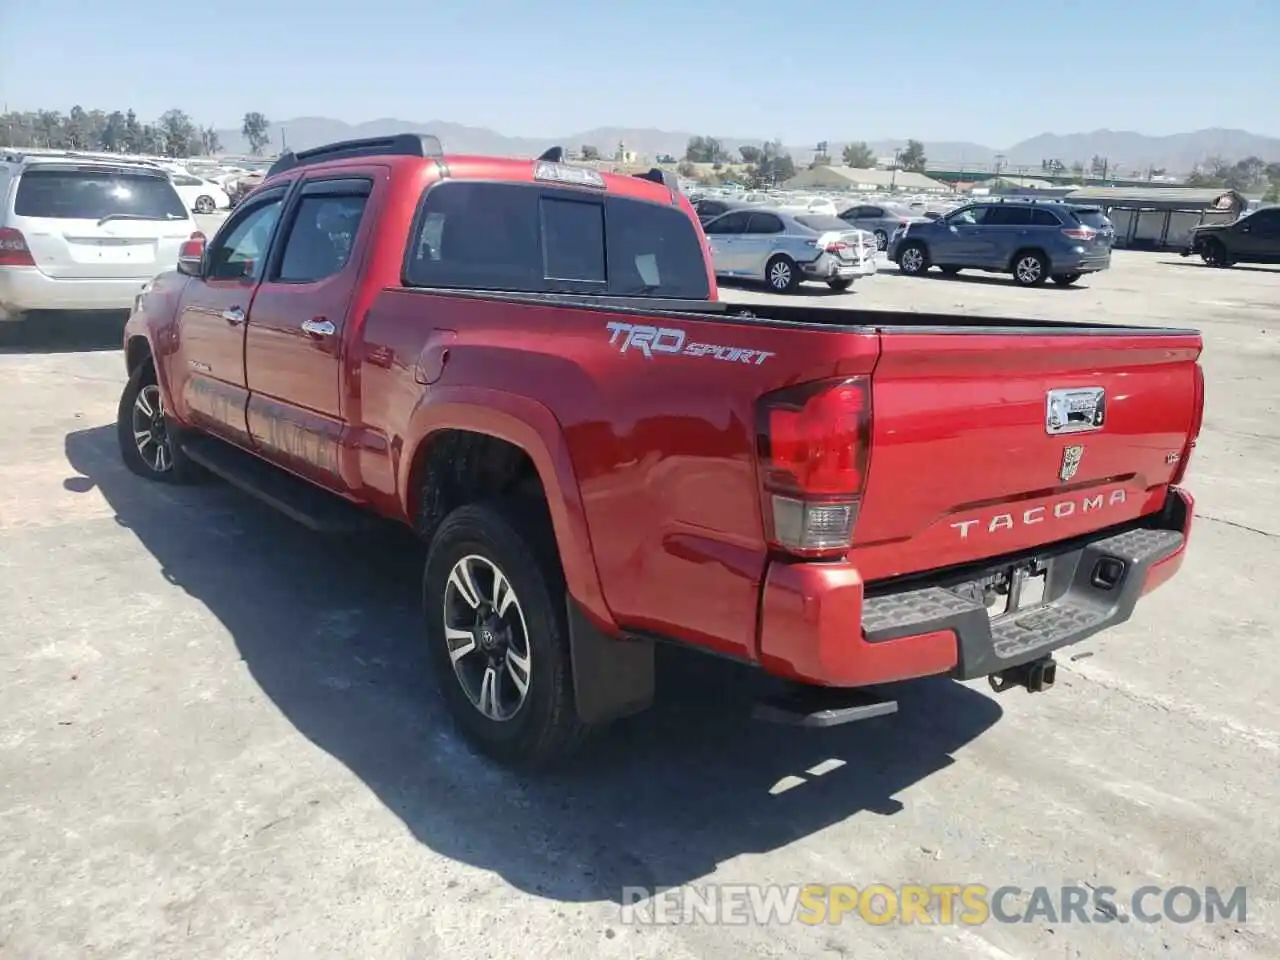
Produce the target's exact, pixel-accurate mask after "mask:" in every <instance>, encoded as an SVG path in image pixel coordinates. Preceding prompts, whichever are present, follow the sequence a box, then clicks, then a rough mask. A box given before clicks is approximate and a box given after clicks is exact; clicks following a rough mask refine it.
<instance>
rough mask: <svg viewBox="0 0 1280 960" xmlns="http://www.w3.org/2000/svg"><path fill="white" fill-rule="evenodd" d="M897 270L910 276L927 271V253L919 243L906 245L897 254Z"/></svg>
mask: <svg viewBox="0 0 1280 960" xmlns="http://www.w3.org/2000/svg"><path fill="white" fill-rule="evenodd" d="M898 269H899V270H901V271H902V272H903V273H905V274H908V275H910V276H913V277H915V276H919V275H920V274H923V273H925V272H926V271H927V270H928V269H929V251H928V250H926V249H925V248H924V244H923V243H920V242H919V241H915V242H912V243H908V244H907V245H906V246H905V247H903V248H902V250H901V251H900V252H899V253H898Z"/></svg>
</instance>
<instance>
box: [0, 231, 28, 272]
mask: <svg viewBox="0 0 1280 960" xmlns="http://www.w3.org/2000/svg"><path fill="white" fill-rule="evenodd" d="M35 265H36V259H35V257H33V256H31V250H30V248H29V247H28V246H27V238H26V237H24V236H23V235H22V232H21V231H20V230H12V229H10V228H7V227H6V228H5V229H3V230H0V267H34V266H35Z"/></svg>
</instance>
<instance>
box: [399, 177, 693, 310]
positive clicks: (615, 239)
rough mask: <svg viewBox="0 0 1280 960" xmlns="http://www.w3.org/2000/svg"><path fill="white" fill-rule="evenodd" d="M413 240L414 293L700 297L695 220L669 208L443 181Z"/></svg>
mask: <svg viewBox="0 0 1280 960" xmlns="http://www.w3.org/2000/svg"><path fill="white" fill-rule="evenodd" d="M414 231H415V232H414V235H413V237H411V239H410V247H409V256H408V258H407V262H406V265H405V272H404V273H405V275H404V280H405V284H406V285H407V286H411V287H442V288H454V289H473V290H498V291H506V292H512V293H564V294H591V295H595V296H618V297H628V296H631V297H640V296H643V297H655V298H669V299H678V300H707V299H709V298H710V295H711V291H710V285H709V282H708V279H707V274H706V265H705V261H704V259H703V248H702V243H701V240H700V238H699V236H698V232H697V229H696V227H695V226H694V222H693V220H691V219H690V218H689V217H688V216H687V215H686V213H685V212H684V210H683V209H682V208H680V207H674V206H670V205H666V204H660V203H652V202H649V201H646V200H639V199H633V198H630V197H621V196H615V195H610V194H599V193H594V192H592V193H588V192H586V191H582V190H573V189H566V188H561V187H548V186H545V185H542V184H522V183H482V182H472V181H466V180H445V181H443V182H441V183H438V184H436V185H434V186H432V187H431V188H430V189H428V191H427V193H426V196H425V198H424V200H423V203H422V207H421V209H420V212H419V215H418V217H417V218H416V221H415V227H414Z"/></svg>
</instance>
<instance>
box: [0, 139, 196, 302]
mask: <svg viewBox="0 0 1280 960" xmlns="http://www.w3.org/2000/svg"><path fill="white" fill-rule="evenodd" d="M200 236H202V234H200V233H199V230H198V229H197V227H196V224H195V221H194V220H192V218H191V214H190V212H188V210H187V209H186V205H185V204H184V203H183V202H182V200H181V198H179V196H178V193H177V191H176V190H174V188H173V184H172V183H171V182H170V181H169V174H168V173H167V172H166V171H165V170H163V169H162V168H160V167H158V166H156V165H154V164H149V163H146V162H144V161H133V160H116V159H106V158H102V157H98V156H86V155H83V154H77V153H57V152H47V153H29V152H15V151H5V150H0V321H4V320H21V319H23V318H24V317H26V316H27V315H29V314H35V313H38V312H39V311H43V310H77V311H78V310H127V309H129V308H130V307H132V306H133V301H134V297H135V296H136V294H137V293H138V290H139V289H140V288H141V287H142V286H143V284H145V283H146V282H147V281H148V280H150V279H151V278H152V277H154V276H156V274H158V273H161V272H163V271H165V270H168V269H171V268H172V267H173V266H174V264H175V263H177V260H178V251H179V249H180V248H181V247H182V244H183V243H184V242H186V241H187V240H190V239H192V238H193V237H200Z"/></svg>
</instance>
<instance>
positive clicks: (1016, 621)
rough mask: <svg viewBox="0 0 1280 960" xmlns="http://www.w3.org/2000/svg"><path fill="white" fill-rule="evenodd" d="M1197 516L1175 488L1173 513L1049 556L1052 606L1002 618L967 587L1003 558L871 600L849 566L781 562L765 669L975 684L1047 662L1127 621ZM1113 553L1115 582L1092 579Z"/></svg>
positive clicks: (837, 678) (830, 678) (855, 681)
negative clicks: (1118, 568) (1117, 569)
mask: <svg viewBox="0 0 1280 960" xmlns="http://www.w3.org/2000/svg"><path fill="white" fill-rule="evenodd" d="M1193 513H1194V501H1193V500H1192V498H1191V495H1190V494H1188V493H1187V492H1186V491H1184V490H1181V489H1179V488H1176V487H1175V488H1171V489H1170V491H1169V495H1168V497H1167V499H1166V501H1165V506H1164V509H1163V510H1162V511H1161V512H1160V513H1158V514H1153V515H1151V516H1149V517H1146V518H1144V521H1143V525H1142V526H1140V527H1134V528H1131V529H1127V530H1123V531H1121V532H1115V531H1112V532H1104V533H1101V534H1099V535H1098V536H1097V538H1096V539H1092V540H1088V541H1085V542H1079V541H1077V542H1073V543H1072V544H1068V545H1065V546H1061V547H1060V548H1058V549H1050V550H1046V551H1044V552H1042V553H1040V554H1039V555H1038V556H1040V557H1041V558H1042V559H1048V560H1051V563H1052V565H1051V572H1050V575H1049V582H1048V585H1047V587H1046V590H1045V596H1044V602H1043V603H1042V604H1040V605H1039V606H1036V607H1032V608H1028V609H1025V610H1021V611H1018V612H1017V613H1014V614H1010V615H1008V616H1004V617H997V618H994V619H993V618H991V617H989V616H988V615H987V611H986V608H985V607H984V606H983V605H982V604H981V603H980V602H978V601H975V600H972V599H970V598H969V597H967V596H965V595H964V587H965V586H966V585H967V584H972V583H974V582H975V581H977V580H980V579H981V578H982V577H983V576H984V575H985V573H987V572H990V571H991V570H995V569H999V568H1001V567H1003V566H1006V565H1007V563H1006V562H1004V561H1001V562H997V563H993V564H991V565H990V566H989V567H987V568H985V569H984V570H978V571H974V570H968V571H967V572H964V573H957V574H953V575H952V576H950V577H939V578H937V580H936V581H932V582H930V583H929V584H928V585H926V586H921V585H920V584H919V583H918V582H917V583H913V584H911V585H909V586H906V587H903V588H902V589H899V590H891V591H888V592H883V593H881V592H878V591H874V590H873V591H872V593H871V596H867V593H866V590H865V585H864V584H863V582H862V579H861V578H860V577H859V575H858V573H857V570H856V569H855V567H854V565H853V564H851V563H794V564H785V563H774V564H772V565H771V566H770V569H769V572H768V576H767V578H766V582H765V587H764V600H763V604H762V613H761V642H760V648H761V651H760V653H761V655H760V661H761V665H762V666H763V667H764V668H765V669H766V670H768V671H769V672H770V673H774V674H777V675H779V676H784V677H789V678H791V679H794V680H800V681H803V682H806V683H812V684H818V685H822V686H836V687H859V686H866V685H869V684H875V683H888V682H891V681H894V680H906V679H911V678H914V677H926V676H934V675H938V674H946V675H950V676H953V677H955V678H957V679H960V680H969V679H973V678H975V677H981V676H985V675H988V674H991V673H996V672H999V671H1001V670H1005V669H1008V668H1009V667H1015V666H1018V665H1019V664H1023V663H1027V662H1029V661H1031V660H1036V659H1039V658H1040V657H1043V656H1045V655H1046V654H1048V653H1051V652H1052V651H1054V650H1057V649H1059V648H1060V647H1065V646H1068V645H1070V644H1073V643H1078V642H1079V641H1081V640H1084V639H1086V638H1087V637H1090V636H1093V635H1094V634H1096V633H1098V632H1100V631H1102V630H1105V629H1107V628H1108V627H1112V626H1115V625H1116V624H1118V623H1123V622H1124V621H1126V620H1128V619H1129V617H1130V616H1131V615H1132V614H1133V610H1134V607H1135V605H1136V604H1137V602H1138V600H1139V599H1140V598H1141V597H1142V596H1144V595H1145V594H1147V593H1150V592H1151V591H1152V590H1154V589H1155V588H1156V587H1158V586H1160V585H1161V584H1162V583H1164V582H1165V581H1166V580H1168V579H1169V578H1170V577H1172V576H1173V575H1174V574H1175V573H1176V572H1177V571H1178V568H1179V567H1180V566H1181V565H1182V560H1183V557H1184V556H1185V553H1186V546H1187V540H1188V538H1189V536H1190V532H1191V517H1192V514H1193ZM1104 559H1110V560H1117V561H1119V562H1120V563H1121V564H1122V565H1123V572H1122V573H1121V575H1120V577H1119V579H1118V580H1116V581H1115V582H1114V584H1113V585H1112V586H1110V587H1109V588H1106V587H1102V586H1099V585H1096V584H1095V583H1094V582H1093V574H1094V572H1095V570H1096V569H1097V565H1098V563H1099V561H1102V560H1104ZM1008 562H1010V563H1011V562H1013V560H1012V559H1011V560H1009V561H1008ZM859 624H860V625H861V629H859V628H858V625H859Z"/></svg>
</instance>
